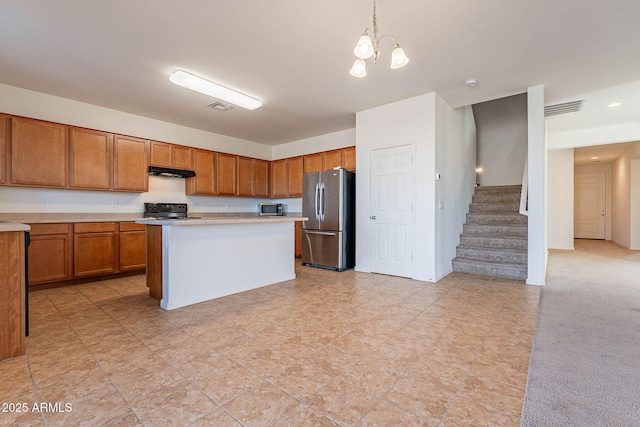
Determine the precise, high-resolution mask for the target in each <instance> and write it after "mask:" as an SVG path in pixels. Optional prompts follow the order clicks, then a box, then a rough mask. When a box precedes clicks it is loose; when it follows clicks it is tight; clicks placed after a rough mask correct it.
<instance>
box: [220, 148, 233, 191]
mask: <svg viewBox="0 0 640 427" xmlns="http://www.w3.org/2000/svg"><path fill="white" fill-rule="evenodd" d="M237 162H238V156H233V155H231V154H225V153H218V194H219V195H221V196H235V195H236V194H237V193H236V191H237V188H236V186H237V183H238V181H237V180H238V163H237Z"/></svg>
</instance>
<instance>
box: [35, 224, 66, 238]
mask: <svg viewBox="0 0 640 427" xmlns="http://www.w3.org/2000/svg"><path fill="white" fill-rule="evenodd" d="M29 225H30V226H31V230H30V231H29V234H31V235H32V236H39V235H44V234H67V233H68V232H69V230H70V227H71V224H29Z"/></svg>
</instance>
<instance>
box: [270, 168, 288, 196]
mask: <svg viewBox="0 0 640 427" xmlns="http://www.w3.org/2000/svg"><path fill="white" fill-rule="evenodd" d="M288 195H289V194H288V192H287V159H282V160H275V161H273V162H271V197H274V198H278V197H288Z"/></svg>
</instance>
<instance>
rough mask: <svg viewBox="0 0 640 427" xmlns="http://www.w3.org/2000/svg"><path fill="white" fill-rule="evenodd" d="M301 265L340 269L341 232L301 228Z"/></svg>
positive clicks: (341, 267) (343, 267) (343, 266)
mask: <svg viewBox="0 0 640 427" xmlns="http://www.w3.org/2000/svg"><path fill="white" fill-rule="evenodd" d="M302 265H312V266H316V267H326V268H331V269H334V270H338V271H342V270H344V269H346V268H347V267H346V266H345V265H344V262H343V256H342V233H341V232H340V231H322V230H302Z"/></svg>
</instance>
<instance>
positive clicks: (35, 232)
mask: <svg viewBox="0 0 640 427" xmlns="http://www.w3.org/2000/svg"><path fill="white" fill-rule="evenodd" d="M30 226H31V231H30V234H31V245H30V246H29V284H30V285H38V284H43V283H53V282H61V281H66V280H71V279H79V278H87V277H92V276H101V275H105V274H113V273H119V272H128V271H136V270H144V269H145V267H146V232H145V226H144V225H140V224H136V223H134V222H119V223H116V222H84V223H75V224H70V223H56V224H30Z"/></svg>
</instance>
